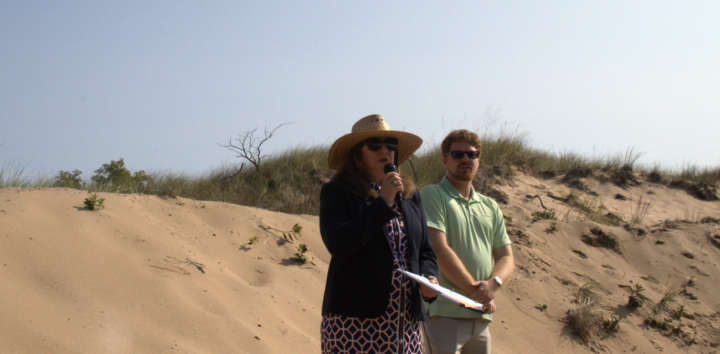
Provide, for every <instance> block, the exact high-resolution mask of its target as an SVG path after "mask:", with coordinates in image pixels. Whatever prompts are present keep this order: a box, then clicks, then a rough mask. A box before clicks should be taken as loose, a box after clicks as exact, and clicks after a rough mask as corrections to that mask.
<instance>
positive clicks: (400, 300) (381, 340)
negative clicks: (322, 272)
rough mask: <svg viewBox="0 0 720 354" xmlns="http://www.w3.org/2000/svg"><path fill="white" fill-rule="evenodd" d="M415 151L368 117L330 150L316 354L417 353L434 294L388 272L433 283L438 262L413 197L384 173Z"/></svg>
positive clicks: (410, 141)
mask: <svg viewBox="0 0 720 354" xmlns="http://www.w3.org/2000/svg"><path fill="white" fill-rule="evenodd" d="M421 144H422V139H420V138H419V137H418V136H416V135H414V134H411V133H406V132H401V131H394V130H391V129H390V126H389V125H388V124H387V123H386V122H385V120H384V119H383V117H382V116H380V115H370V116H367V117H365V118H362V119H360V120H359V121H358V122H357V123H355V125H354V126H353V128H352V133H350V134H346V135H344V136H343V137H341V138H340V139H338V140H337V141H335V143H334V144H333V145H332V147H331V148H330V153H329V156H328V163H329V165H330V168H331V169H333V170H336V171H337V173H336V174H335V175H334V176H333V178H332V180H331V181H330V182H329V183H327V184H325V185H324V186H323V188H322V192H321V193H320V234H321V235H322V239H323V242H324V243H325V246H326V247H327V249H328V251H329V252H330V254H331V256H332V258H331V259H330V267H329V269H328V277H327V283H326V286H325V296H324V298H323V308H322V315H323V318H322V335H321V337H322V352H323V353H418V354H419V353H421V339H420V338H421V337H420V325H419V321H424V320H426V318H425V310H424V305H423V301H422V298H423V297H424V298H425V300H426V301H432V300H434V299H435V298H436V297H437V294H436V293H435V292H434V291H432V290H431V289H428V288H426V287H424V286H418V285H417V284H416V283H415V282H413V281H411V280H409V279H408V278H407V277H405V276H403V275H402V273H400V272H396V271H395V270H396V269H405V270H408V271H410V272H413V273H415V274H423V275H425V276H427V277H428V278H429V279H430V280H431V281H432V282H433V283H437V280H436V277H437V276H438V267H437V261H436V259H435V253H434V252H433V250H432V245H431V242H430V237H429V232H428V228H427V224H426V222H425V213H424V211H423V207H422V203H421V201H420V194H419V193H418V192H417V191H416V190H415V186H414V185H413V183H412V181H410V180H409V179H408V178H407V177H405V176H401V175H399V174H398V173H396V172H389V173H387V174H386V173H385V170H384V167H385V165H387V164H389V163H394V164H395V165H396V166H398V165H399V164H401V163H403V162H404V161H405V160H407V159H408V157H410V155H412V153H413V152H415V150H417V149H418V148H419V147H420V145H421ZM421 296H422V297H421Z"/></svg>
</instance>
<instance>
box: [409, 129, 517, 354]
mask: <svg viewBox="0 0 720 354" xmlns="http://www.w3.org/2000/svg"><path fill="white" fill-rule="evenodd" d="M481 147H482V145H481V143H480V138H479V137H478V135H477V134H475V133H473V132H471V131H468V130H454V131H452V132H450V134H448V136H447V137H445V139H444V140H443V142H442V144H441V149H442V155H443V158H442V161H443V165H445V170H446V172H445V177H444V178H443V179H442V181H441V182H440V183H438V184H433V185H429V186H427V187H425V188H424V189H423V190H422V192H421V195H422V200H423V204H424V207H425V215H426V217H427V224H428V228H429V229H430V238H431V240H432V244H433V248H434V249H435V254H436V255H437V262H438V266H439V267H440V285H442V286H444V287H446V288H450V289H454V290H455V291H456V292H458V293H460V294H463V295H465V296H468V297H470V298H472V299H473V300H475V301H477V302H481V303H482V304H483V305H484V307H485V311H486V312H487V314H480V313H477V312H473V311H470V310H467V309H464V308H462V307H460V306H458V305H456V304H455V303H453V302H451V301H450V300H447V299H445V298H443V297H439V298H438V299H437V300H436V301H435V302H433V303H432V304H430V307H429V312H430V316H431V319H430V324H429V328H428V337H429V341H430V346H431V349H432V353H433V354H438V353H442V354H446V353H447V354H456V353H458V354H459V353H462V354H469V353H483V354H484V353H490V331H489V329H488V324H489V323H490V322H491V321H492V315H490V314H491V313H493V312H495V302H494V301H493V299H494V298H495V294H496V293H497V291H498V289H500V288H501V287H502V285H503V283H506V282H507V280H508V279H509V278H510V275H511V274H512V272H513V271H514V269H515V261H514V259H513V254H512V249H511V247H510V238H509V237H508V235H507V232H506V231H505V222H504V220H503V215H502V212H501V211H500V208H499V207H498V205H497V203H496V202H495V201H494V200H492V199H490V198H488V197H486V196H484V195H481V194H479V193H477V192H475V190H474V188H473V186H472V181H473V178H475V174H476V173H477V170H478V167H479V166H480V154H481ZM493 259H494V260H495V262H494V265H493Z"/></svg>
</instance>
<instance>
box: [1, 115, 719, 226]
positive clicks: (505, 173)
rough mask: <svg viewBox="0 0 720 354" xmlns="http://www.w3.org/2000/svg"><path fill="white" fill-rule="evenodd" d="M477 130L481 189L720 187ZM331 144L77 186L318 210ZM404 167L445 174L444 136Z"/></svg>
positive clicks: (628, 155)
mask: <svg viewBox="0 0 720 354" xmlns="http://www.w3.org/2000/svg"><path fill="white" fill-rule="evenodd" d="M479 135H480V136H481V140H482V158H481V163H480V170H479V172H478V174H477V177H476V180H477V181H476V183H474V185H475V186H476V188H478V189H479V190H480V191H481V192H482V193H485V192H487V190H488V189H487V188H489V187H490V186H492V185H493V184H497V183H502V181H503V180H505V179H509V178H512V176H513V175H514V174H515V173H526V174H529V175H534V176H538V177H539V178H554V177H556V176H558V177H559V176H562V175H564V174H567V173H568V172H570V171H572V170H578V169H583V170H585V171H590V173H591V174H592V175H593V176H595V177H596V178H598V179H601V180H603V181H606V182H607V181H609V182H613V183H615V182H616V179H617V178H616V179H614V178H615V177H613V176H621V177H620V178H619V179H620V182H622V181H624V178H627V177H628V176H631V178H632V176H644V177H645V178H646V180H648V181H652V182H657V183H666V184H671V183H675V184H676V185H682V186H684V187H686V186H687V183H696V184H697V183H704V184H705V185H706V187H705V189H704V190H707V189H708V188H710V190H711V191H716V189H717V186H718V182H719V181H720V166H718V167H713V168H711V167H700V166H698V165H694V164H685V165H683V166H682V167H681V168H670V167H666V166H661V165H659V164H653V165H650V166H646V165H642V164H640V163H638V160H639V159H640V157H641V156H642V153H640V152H638V151H636V150H634V149H627V150H626V151H624V152H620V153H614V154H613V153H608V154H604V155H595V154H593V155H592V156H587V155H582V154H579V153H575V152H572V151H562V152H552V151H545V150H540V149H537V148H534V147H532V146H531V144H530V139H529V136H528V135H527V134H526V133H522V132H519V131H518V130H517V129H508V128H507V127H506V126H505V127H503V128H501V129H500V130H498V131H495V132H492V133H490V132H480V133H479ZM328 151H329V146H327V145H317V146H309V147H307V146H298V147H294V148H288V149H286V150H283V151H281V152H279V153H275V154H270V155H269V156H268V157H267V158H266V159H265V160H263V161H262V164H261V165H260V166H259V168H257V169H255V168H254V166H251V165H250V164H248V163H245V164H243V161H241V160H240V159H238V161H236V162H235V163H228V164H226V165H223V166H221V167H219V168H214V169H212V170H210V171H208V172H205V173H202V174H195V175H193V174H187V173H174V172H150V173H148V174H147V175H148V176H149V177H150V179H149V180H142V181H138V180H134V179H132V178H128V179H127V180H125V181H124V182H122V183H116V184H99V183H96V182H94V181H90V180H89V179H88V180H82V183H80V186H79V188H80V189H85V190H88V191H90V192H111V193H141V194H152V195H158V196H162V197H175V196H177V197H185V198H190V199H196V200H208V201H221V202H228V203H234V204H240V205H247V206H253V207H258V208H262V209H268V210H273V211H280V212H285V213H293V214H311V215H317V214H318V212H319V195H320V188H321V187H322V184H323V183H325V182H327V181H329V179H330V178H331V177H332V175H333V172H332V171H330V170H329V168H328V166H327V155H328ZM0 166H2V167H0V187H50V186H56V187H67V183H65V184H62V183H59V180H58V179H57V178H56V177H57V176H55V177H43V176H38V177H35V178H30V173H29V172H28V171H27V167H26V165H22V164H18V163H16V162H9V163H6V164H4V165H0ZM400 170H401V171H402V173H403V174H405V175H408V176H410V177H411V178H413V180H414V181H415V183H416V185H417V187H418V188H422V187H424V186H426V185H428V184H433V183H437V182H439V181H440V180H441V179H442V177H443V175H444V167H443V165H442V156H441V152H440V146H439V144H437V143H436V144H426V145H425V146H424V147H423V148H422V149H420V150H419V151H417V152H416V153H415V154H414V156H412V158H411V159H409V160H408V161H407V162H405V163H404V164H403V165H402V166H400ZM623 176H624V177H623ZM678 181H684V182H682V183H680V182H678ZM683 183H685V184H683ZM711 194H712V193H711ZM491 197H492V195H491ZM641 211H642V210H641ZM641 214H642V213H640V215H638V217H640V216H642V215H641Z"/></svg>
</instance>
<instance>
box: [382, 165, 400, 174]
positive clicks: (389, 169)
mask: <svg viewBox="0 0 720 354" xmlns="http://www.w3.org/2000/svg"><path fill="white" fill-rule="evenodd" d="M383 172H384V173H385V174H388V173H390V172H397V167H395V165H394V164H393V163H392V162H390V163H388V164H387V165H385V167H383Z"/></svg>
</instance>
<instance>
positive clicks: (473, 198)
mask: <svg viewBox="0 0 720 354" xmlns="http://www.w3.org/2000/svg"><path fill="white" fill-rule="evenodd" d="M440 185H441V186H442V187H443V189H445V192H446V193H447V194H449V195H450V196H451V197H453V198H456V199H457V198H459V199H462V200H465V198H463V196H462V195H461V194H460V192H458V190H457V188H455V186H453V185H452V183H450V180H449V179H448V178H447V176H444V177H443V179H442V181H440ZM479 201H480V196H479V195H478V194H477V193H476V192H475V188H474V187H473V186H470V199H469V200H468V202H479Z"/></svg>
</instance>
